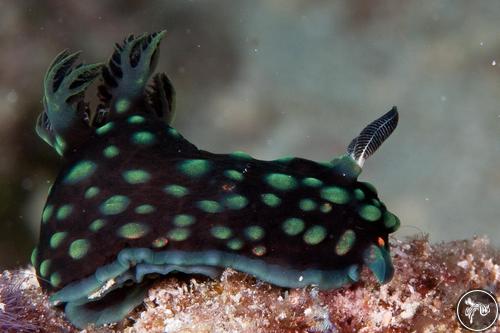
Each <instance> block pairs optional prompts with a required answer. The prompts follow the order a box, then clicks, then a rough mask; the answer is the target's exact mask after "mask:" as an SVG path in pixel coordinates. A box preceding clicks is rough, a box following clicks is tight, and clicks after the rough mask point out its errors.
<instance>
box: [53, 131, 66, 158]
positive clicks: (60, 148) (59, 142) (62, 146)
mask: <svg viewBox="0 0 500 333" xmlns="http://www.w3.org/2000/svg"><path fill="white" fill-rule="evenodd" d="M55 148H56V151H57V153H58V154H59V155H61V156H62V155H63V153H64V150H66V142H65V141H64V139H63V138H62V137H60V136H59V135H56V142H55Z"/></svg>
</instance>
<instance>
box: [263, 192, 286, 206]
mask: <svg viewBox="0 0 500 333" xmlns="http://www.w3.org/2000/svg"><path fill="white" fill-rule="evenodd" d="M260 198H261V199H262V202H263V203H265V204H266V205H268V206H269V207H277V206H279V205H280V204H281V199H280V198H279V197H277V196H276V195H274V194H272V193H264V194H262V195H261V196H260Z"/></svg>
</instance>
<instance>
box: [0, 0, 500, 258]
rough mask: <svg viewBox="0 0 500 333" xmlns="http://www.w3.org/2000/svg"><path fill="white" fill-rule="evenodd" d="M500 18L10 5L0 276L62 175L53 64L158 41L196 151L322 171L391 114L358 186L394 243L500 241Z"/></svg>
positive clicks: (190, 6) (197, 4)
mask: <svg viewBox="0 0 500 333" xmlns="http://www.w3.org/2000/svg"><path fill="white" fill-rule="evenodd" d="M499 17H500V2H498V1H467V0H453V1H452V0H447V1H418V0H412V1H382V0H379V1H361V0H357V1H342V2H341V1H326V0H323V1H310V0H267V1H233V0H225V1H187V0H182V1H181V0H169V1H92V2H91V1H76V0H74V1H62V0H61V1H35V0H33V1H1V2H0V267H2V268H5V267H12V266H14V265H19V264H25V263H27V262H28V256H29V253H30V252H31V249H32V248H33V246H34V244H35V242H36V238H37V233H38V224H39V218H40V213H41V209H42V206H43V203H44V200H45V196H46V193H47V188H48V186H49V185H50V183H51V181H52V180H53V179H54V178H55V176H56V174H57V171H58V165H59V161H58V158H57V156H56V154H55V153H54V152H53V151H52V150H51V149H50V148H49V147H48V146H47V145H46V144H45V143H43V142H42V141H41V140H39V139H38V137H37V136H36V134H35V132H34V130H33V128H34V123H35V119H36V116H37V114H38V113H39V112H40V110H41V108H42V105H41V84H42V77H43V75H44V72H45V69H46V68H47V66H48V64H49V62H50V61H51V59H52V58H53V57H54V56H55V54H57V53H58V52H59V51H60V50H62V49H65V48H69V49H71V50H83V51H84V53H83V56H82V59H84V60H85V61H86V62H92V61H102V60H105V59H107V57H108V56H109V55H110V53H111V51H112V45H113V43H114V42H115V41H119V40H121V39H122V38H123V37H125V36H126V35H127V34H129V33H142V32H150V31H156V30H161V29H167V31H168V36H167V38H166V39H165V40H164V42H163V44H162V47H161V54H160V63H159V66H158V69H159V70H162V71H166V72H167V73H168V74H169V76H170V77H171V78H172V80H173V82H174V84H175V87H176V89H177V94H178V95H177V96H178V100H177V101H178V103H177V110H178V113H177V118H176V121H175V124H174V125H175V126H176V127H177V129H178V130H179V131H181V132H182V133H183V134H184V135H185V136H186V137H187V138H189V139H190V140H191V141H192V142H193V143H195V144H197V145H198V146H199V147H200V148H203V149H206V150H211V151H215V152H228V151H233V150H244V151H247V152H249V153H250V154H252V155H253V156H255V157H257V158H261V159H272V158H276V157H281V156H289V155H296V156H301V157H305V158H310V159H314V160H327V159H331V158H332V157H333V156H335V155H338V154H341V153H343V152H344V150H345V147H346V146H347V144H348V143H349V141H350V140H351V139H352V138H353V137H354V136H355V135H356V134H357V133H358V132H359V130H361V128H362V127H363V126H365V125H366V124H367V123H368V122H370V121H372V120H373V119H375V118H376V117H378V116H379V115H381V114H382V113H384V112H385V111H386V110H388V109H389V108H390V107H391V106H392V105H397V106H398V107H399V109H400V125H399V127H398V129H397V130H396V132H395V134H393V136H392V137H391V138H390V139H389V140H388V141H387V142H386V143H385V144H384V146H383V147H382V148H381V149H380V150H379V151H378V152H377V153H376V154H375V156H373V157H372V158H371V159H370V160H368V161H367V163H366V164H365V168H364V171H363V174H362V175H361V179H363V180H369V181H370V182H372V183H374V184H375V185H376V187H377V188H378V190H379V193H380V195H381V198H382V200H383V201H384V202H385V203H386V204H387V205H388V207H389V208H390V209H391V210H392V211H393V212H395V213H396V214H397V215H399V217H400V218H401V221H402V228H401V229H400V231H399V232H398V233H396V237H404V236H407V235H411V234H414V233H417V232H425V233H429V234H430V237H431V239H432V240H434V241H439V240H451V239H460V238H469V237H471V236H473V235H474V234H487V235H488V236H489V237H490V238H491V239H492V241H493V242H494V243H495V244H500V221H499V213H498V211H499V207H500V168H499V166H500V64H499V65H497V64H496V62H499V63H500V24H499V23H498V22H499V21H498V18H499ZM93 95H94V94H89V99H91V100H92V101H94V105H95V97H94V96H93Z"/></svg>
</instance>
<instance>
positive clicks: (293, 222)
mask: <svg viewBox="0 0 500 333" xmlns="http://www.w3.org/2000/svg"><path fill="white" fill-rule="evenodd" d="M281 227H282V229H283V231H284V232H285V233H286V234H287V235H289V236H296V235H298V234H300V233H301V232H302V231H304V227H305V224H304V221H302V220H301V219H299V218H296V217H291V218H288V219H286V220H285V222H283V224H282V225H281Z"/></svg>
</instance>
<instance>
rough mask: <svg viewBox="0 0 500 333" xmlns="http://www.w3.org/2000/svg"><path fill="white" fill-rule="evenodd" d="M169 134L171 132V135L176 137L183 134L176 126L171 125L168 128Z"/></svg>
mask: <svg viewBox="0 0 500 333" xmlns="http://www.w3.org/2000/svg"><path fill="white" fill-rule="evenodd" d="M167 132H168V134H170V135H171V136H173V137H174V138H179V137H180V136H181V135H180V134H179V132H177V130H176V129H175V128H172V127H170V128H169V129H168V130H167Z"/></svg>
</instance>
